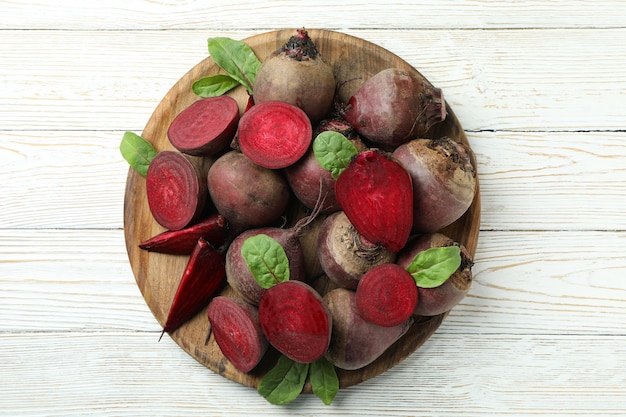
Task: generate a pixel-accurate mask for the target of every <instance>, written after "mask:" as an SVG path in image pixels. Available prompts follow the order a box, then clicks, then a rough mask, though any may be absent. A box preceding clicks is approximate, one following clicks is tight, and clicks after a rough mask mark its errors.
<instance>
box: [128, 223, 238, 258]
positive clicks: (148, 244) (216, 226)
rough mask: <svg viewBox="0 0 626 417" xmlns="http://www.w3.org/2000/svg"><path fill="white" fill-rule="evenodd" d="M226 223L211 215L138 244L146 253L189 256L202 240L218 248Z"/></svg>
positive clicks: (225, 229)
mask: <svg viewBox="0 0 626 417" xmlns="http://www.w3.org/2000/svg"><path fill="white" fill-rule="evenodd" d="M227 230H228V222H227V221H226V219H225V218H224V217H223V216H221V215H219V214H211V215H209V216H208V217H207V218H205V219H204V220H201V221H199V222H198V223H195V224H194V225H192V226H189V227H186V228H184V229H180V230H166V231H165V232H162V233H159V234H158V235H156V236H153V237H151V238H150V239H148V240H146V241H144V242H142V243H140V244H139V247H140V248H141V249H143V250H147V251H148V252H158V253H167V254H169V255H189V254H190V253H191V252H192V251H193V248H195V247H196V244H197V243H198V239H200V238H203V239H204V240H206V241H207V242H209V243H210V244H211V245H213V246H215V247H219V246H221V245H222V244H223V243H224V239H225V238H226V231H227Z"/></svg>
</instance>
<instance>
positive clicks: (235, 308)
mask: <svg viewBox="0 0 626 417" xmlns="http://www.w3.org/2000/svg"><path fill="white" fill-rule="evenodd" d="M208 318H209V322H210V323H211V331H212V332H213V337H214V338H215V343H217V345H218V346H219V348H220V350H221V351H222V354H223V355H224V356H225V357H226V358H227V359H228V360H229V361H230V362H231V363H232V364H233V365H234V366H235V368H237V369H238V370H239V371H241V372H250V371H251V370H252V369H254V367H255V366H257V364H258V363H259V362H260V361H261V359H262V358H263V355H264V354H265V352H266V350H267V347H268V345H269V344H268V342H267V338H266V337H265V334H264V333H263V329H261V324H260V323H259V312H258V310H257V308H256V307H254V306H252V305H250V304H247V303H246V302H244V301H242V300H236V299H234V298H230V297H225V296H218V297H215V298H214V299H213V300H212V301H211V303H210V304H209V309H208Z"/></svg>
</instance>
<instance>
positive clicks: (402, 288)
mask: <svg viewBox="0 0 626 417" xmlns="http://www.w3.org/2000/svg"><path fill="white" fill-rule="evenodd" d="M417 300H418V292H417V286H415V280H414V279H413V277H412V276H411V274H409V273H408V271H407V270H406V269H404V268H402V267H401V266H399V265H396V264H384V265H380V266H377V267H375V268H373V269H370V270H369V271H368V272H366V273H365V274H364V275H363V277H362V278H361V280H360V281H359V284H358V286H357V288H356V306H357V308H358V310H359V313H360V314H361V316H363V318H364V319H365V320H367V321H369V322H372V323H374V324H377V325H379V326H383V327H391V326H397V325H399V324H401V323H404V322H405V321H406V320H408V319H409V318H410V317H411V316H412V315H413V311H414V310H415V306H416V305H417Z"/></svg>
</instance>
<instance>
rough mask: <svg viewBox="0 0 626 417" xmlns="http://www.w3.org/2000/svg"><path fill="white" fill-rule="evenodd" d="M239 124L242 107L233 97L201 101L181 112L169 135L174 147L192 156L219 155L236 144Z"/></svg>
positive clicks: (172, 124) (223, 96) (210, 98)
mask: <svg viewBox="0 0 626 417" xmlns="http://www.w3.org/2000/svg"><path fill="white" fill-rule="evenodd" d="M238 122H239V106H238V104H237V101H236V100H235V99H234V98H232V97H230V96H225V95H222V96H217V97H209V98H204V99H200V100H198V101H196V102H194V103H193V104H191V105H190V106H189V107H187V108H186V109H184V110H183V111H182V112H180V113H179V114H178V115H177V116H176V117H175V118H174V120H173V121H172V123H171V124H170V127H169V129H168V130H167V136H168V138H169V140H170V142H171V143H172V145H173V146H174V147H175V148H176V149H178V150H179V151H181V152H184V153H186V154H189V155H196V156H207V155H215V154H217V153H218V152H221V151H222V150H224V149H226V147H227V146H228V145H229V144H230V142H231V141H232V139H233V137H234V135H235V131H236V130H237V123H238Z"/></svg>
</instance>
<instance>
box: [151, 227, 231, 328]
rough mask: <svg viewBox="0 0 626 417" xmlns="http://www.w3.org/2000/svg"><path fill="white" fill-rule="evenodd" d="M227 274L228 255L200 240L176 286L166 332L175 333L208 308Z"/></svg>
mask: <svg viewBox="0 0 626 417" xmlns="http://www.w3.org/2000/svg"><path fill="white" fill-rule="evenodd" d="M225 276H226V274H225V270H224V255H222V254H221V253H220V252H218V251H217V250H216V249H215V248H213V246H211V245H210V244H209V243H208V242H207V241H206V240H204V239H199V240H198V244H197V245H196V247H195V248H194V250H193V252H192V253H191V255H190V257H189V261H188V262H187V266H186V268H185V271H184V272H183V275H182V277H181V279H180V282H179V284H178V288H177V289H176V294H175V295H174V300H173V301H172V304H171V307H170V311H169V313H168V316H167V320H166V321H165V326H163V332H165V333H171V332H173V331H174V330H176V329H177V328H179V327H180V326H181V325H182V324H183V323H185V322H186V321H187V320H189V319H190V318H192V317H193V316H194V315H196V314H197V313H198V312H199V311H200V310H201V309H202V308H204V306H206V305H207V304H208V302H209V301H210V299H211V297H212V296H213V295H214V294H215V292H216V291H217V290H218V289H219V288H220V286H221V285H222V283H223V282H224V279H225Z"/></svg>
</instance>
